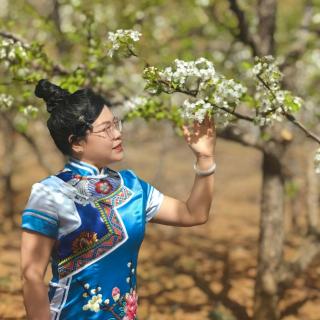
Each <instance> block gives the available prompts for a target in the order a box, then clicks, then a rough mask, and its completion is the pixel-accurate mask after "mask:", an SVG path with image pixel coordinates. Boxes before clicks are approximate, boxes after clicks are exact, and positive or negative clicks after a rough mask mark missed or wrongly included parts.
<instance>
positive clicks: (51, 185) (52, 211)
mask: <svg viewBox="0 0 320 320" xmlns="http://www.w3.org/2000/svg"><path fill="white" fill-rule="evenodd" d="M162 201H163V194H162V193H161V192H159V191H158V190H157V189H155V188H154V187H153V186H151V185H150V184H148V183H147V182H145V181H143V180H141V179H140V178H139V177H137V176H136V174H135V173H134V172H133V171H131V170H121V171H119V172H117V171H114V170H111V169H110V168H107V167H105V168H103V169H101V171H100V172H99V170H98V168H97V167H95V166H93V165H91V164H89V163H86V162H84V161H79V160H77V159H74V158H70V159H69V161H68V162H67V163H66V164H65V166H64V169H63V170H61V171H59V172H58V173H57V174H55V175H51V176H49V177H47V178H45V179H44V180H41V181H40V182H37V183H35V184H34V185H33V186H32V190H31V194H30V198H29V200H28V203H27V205H26V207H25V210H24V211H23V214H22V228H23V229H26V230H31V231H34V232H38V233H40V234H42V235H45V236H48V237H51V238H54V239H56V242H55V245H54V248H53V250H52V254H51V266H52V274H53V276H52V279H51V281H50V283H49V292H48V295H49V301H50V312H51V319H52V320H58V319H60V320H69V319H72V320H74V319H77V320H81V319H94V320H96V319H101V320H102V319H103V320H114V319H121V320H134V319H137V315H136V313H137V300H138V295H137V285H136V270H137V258H138V252H139V248H140V245H141V243H142V240H143V238H144V234H145V225H146V222H148V221H150V220H151V219H152V218H153V217H154V216H155V214H156V213H157V212H158V210H159V207H160V205H161V203H162Z"/></svg>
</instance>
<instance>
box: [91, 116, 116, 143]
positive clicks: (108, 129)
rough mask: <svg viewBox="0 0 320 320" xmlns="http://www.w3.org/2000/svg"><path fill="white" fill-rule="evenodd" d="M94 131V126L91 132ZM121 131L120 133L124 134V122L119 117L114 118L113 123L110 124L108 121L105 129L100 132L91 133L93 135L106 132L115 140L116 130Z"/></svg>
mask: <svg viewBox="0 0 320 320" xmlns="http://www.w3.org/2000/svg"><path fill="white" fill-rule="evenodd" d="M92 129H93V126H92V127H91V130H92ZM115 129H116V130H117V131H119V132H120V133H121V132H122V121H121V120H120V119H119V118H118V117H114V118H113V121H112V122H110V121H108V122H107V123H106V124H105V125H104V128H103V129H101V130H99V131H93V130H92V131H91V133H101V132H105V133H106V134H107V135H108V137H109V138H110V139H114V138H115V136H114V130H115Z"/></svg>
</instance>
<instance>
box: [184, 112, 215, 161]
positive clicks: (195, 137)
mask: <svg viewBox="0 0 320 320" xmlns="http://www.w3.org/2000/svg"><path fill="white" fill-rule="evenodd" d="M182 129H183V135H184V138H185V140H186V142H187V143H188V145H189V147H190V148H191V150H192V151H193V153H194V154H195V155H196V157H197V158H198V157H212V156H214V153H215V144H216V129H215V124H214V118H213V116H211V118H210V119H209V116H208V115H207V116H206V117H205V119H204V121H203V122H202V123H199V122H198V121H197V120H194V122H193V126H191V127H190V126H188V125H183V127H182Z"/></svg>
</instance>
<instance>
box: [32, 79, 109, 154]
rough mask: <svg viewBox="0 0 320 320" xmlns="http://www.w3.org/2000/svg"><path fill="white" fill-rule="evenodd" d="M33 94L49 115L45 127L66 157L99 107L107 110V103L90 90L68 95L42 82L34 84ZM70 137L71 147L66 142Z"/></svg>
mask: <svg viewBox="0 0 320 320" xmlns="http://www.w3.org/2000/svg"><path fill="white" fill-rule="evenodd" d="M34 93H35V95H36V96H37V97H39V98H42V99H43V100H44V101H45V102H46V105H47V111H48V112H49V113H50V117H49V119H48V120H47V127H48V129H49V132H50V135H51V137H52V139H53V141H54V143H55V144H56V146H57V147H58V149H59V150H60V151H61V152H62V153H63V154H65V155H69V156H72V148H71V144H72V142H74V141H79V140H81V139H85V137H86V135H87V130H88V129H89V130H90V129H91V128H92V123H93V122H94V121H95V120H96V119H97V118H98V116H99V114H100V113H101V111H102V110H103V107H104V106H107V107H110V106H111V104H110V102H109V101H108V100H106V99H105V98H103V97H102V96H100V95H99V94H96V93H94V92H93V91H92V90H91V89H88V88H85V89H80V90H77V91H75V92H74V93H69V92H68V91H67V90H64V89H62V88H60V87H59V86H57V85H54V84H52V83H51V82H49V81H48V80H46V79H42V80H40V81H39V82H38V84H37V86H36V88H35V91H34ZM70 135H72V141H71V143H70V142H69V141H68V138H69V136H70Z"/></svg>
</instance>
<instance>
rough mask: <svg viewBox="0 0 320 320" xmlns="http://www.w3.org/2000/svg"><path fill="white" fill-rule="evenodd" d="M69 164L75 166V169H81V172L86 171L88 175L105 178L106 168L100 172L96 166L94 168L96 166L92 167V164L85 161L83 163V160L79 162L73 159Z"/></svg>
mask: <svg viewBox="0 0 320 320" xmlns="http://www.w3.org/2000/svg"><path fill="white" fill-rule="evenodd" d="M67 164H69V165H71V166H74V167H77V168H79V169H81V170H84V171H86V172H87V173H88V174H91V175H93V176H98V177H99V176H102V175H103V176H105V168H102V170H101V172H100V171H99V169H98V168H97V167H96V166H94V165H92V164H90V163H87V162H85V161H81V160H78V159H75V158H72V157H71V158H70V159H69V162H68V163H67Z"/></svg>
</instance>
